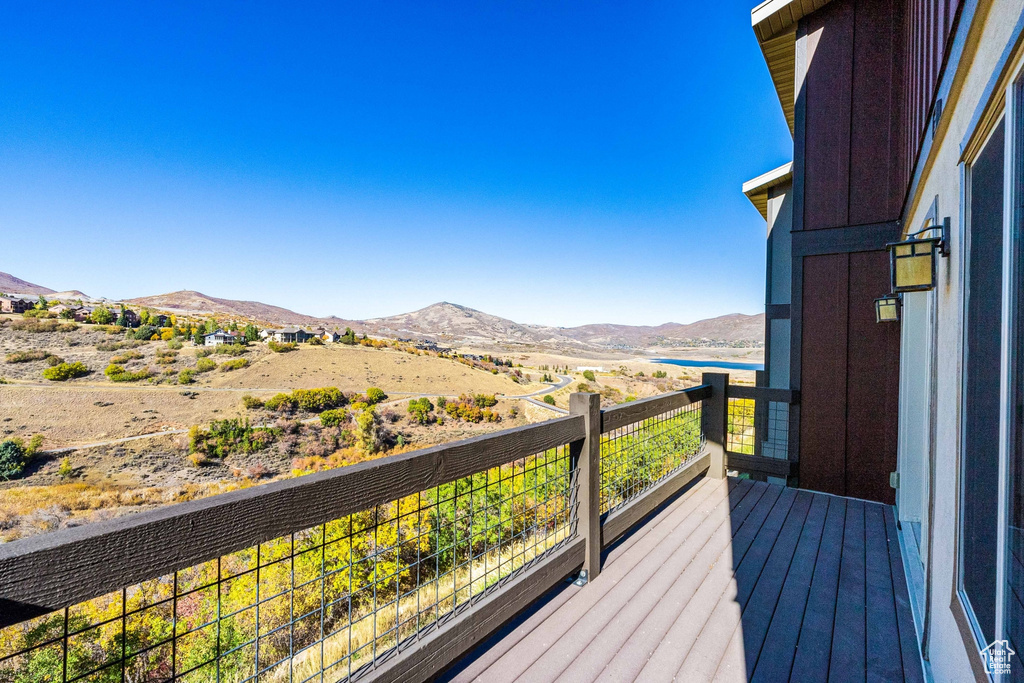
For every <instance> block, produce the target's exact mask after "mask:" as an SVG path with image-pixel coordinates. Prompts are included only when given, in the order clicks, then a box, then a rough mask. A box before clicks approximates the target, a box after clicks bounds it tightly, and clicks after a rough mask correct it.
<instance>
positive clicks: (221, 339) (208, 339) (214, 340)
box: [203, 330, 244, 346]
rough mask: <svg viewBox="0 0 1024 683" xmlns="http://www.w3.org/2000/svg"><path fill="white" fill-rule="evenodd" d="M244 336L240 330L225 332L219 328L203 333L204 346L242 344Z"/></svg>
mask: <svg viewBox="0 0 1024 683" xmlns="http://www.w3.org/2000/svg"><path fill="white" fill-rule="evenodd" d="M243 339H244V337H242V335H241V334H239V333H238V332H225V331H224V330H217V331H216V332H211V333H210V334H207V335H203V346H220V345H221V344H240V343H241V342H242V341H243Z"/></svg>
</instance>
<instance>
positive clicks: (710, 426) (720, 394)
mask: <svg viewBox="0 0 1024 683" xmlns="http://www.w3.org/2000/svg"><path fill="white" fill-rule="evenodd" d="M700 382H701V384H707V385H710V386H711V398H709V399H707V400H705V401H704V403H703V407H702V409H701V412H702V414H703V416H704V419H703V422H704V424H703V427H704V439H705V441H706V442H707V447H708V453H709V454H710V455H711V466H710V467H709V468H708V476H709V477H714V478H715V479H721V478H723V477H724V476H725V435H726V434H727V433H728V425H727V422H728V413H729V405H728V398H726V394H725V392H726V389H727V387H728V386H729V373H727V372H705V373H704V374H703V375H702V376H701V380H700Z"/></svg>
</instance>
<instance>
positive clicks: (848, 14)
mask: <svg viewBox="0 0 1024 683" xmlns="http://www.w3.org/2000/svg"><path fill="white" fill-rule="evenodd" d="M803 28H804V31H805V32H806V35H807V48H806V49H807V58H808V69H807V77H806V81H805V83H806V84H805V87H804V90H805V92H804V93H803V96H804V97H805V98H806V109H805V117H804V129H803V131H802V132H803V134H804V142H805V148H804V159H803V173H804V192H805V194H804V216H803V218H804V221H803V227H804V229H806V230H815V229H820V228H835V227H841V226H848V225H863V224H867V223H881V222H885V221H892V220H895V219H896V218H898V217H899V214H900V211H901V209H902V204H903V198H904V195H905V194H906V187H907V181H908V177H909V176H908V173H907V172H906V164H905V163H903V158H904V145H903V144H902V135H901V130H902V121H903V88H902V79H901V74H902V55H903V49H902V43H903V36H902V30H901V29H902V12H901V9H900V5H899V3H892V2H889V1H888V0H837V1H835V2H832V3H830V4H828V5H826V6H825V8H823V9H822V10H820V11H818V12H815V13H814V14H812V15H811V16H810V17H808V18H807V19H806V20H805V24H804V27H803Z"/></svg>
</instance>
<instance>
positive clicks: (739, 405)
mask: <svg viewBox="0 0 1024 683" xmlns="http://www.w3.org/2000/svg"><path fill="white" fill-rule="evenodd" d="M755 404H756V402H755V400H754V399H752V398H730V399H728V401H727V407H726V416H727V423H726V435H725V450H727V451H731V452H733V453H742V454H744V455H754V448H755V444H756V443H757V433H756V431H757V430H756V427H755V421H754V408H755Z"/></svg>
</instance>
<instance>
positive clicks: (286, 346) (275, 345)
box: [267, 340, 299, 353]
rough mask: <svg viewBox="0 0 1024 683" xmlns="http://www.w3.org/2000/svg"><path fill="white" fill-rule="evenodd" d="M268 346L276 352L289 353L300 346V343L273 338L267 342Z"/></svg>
mask: <svg viewBox="0 0 1024 683" xmlns="http://www.w3.org/2000/svg"><path fill="white" fill-rule="evenodd" d="M267 348H268V349H270V350H271V351H273V352H274V353H288V352H289V351H294V350H295V349H297V348H299V345H298V344H296V343H295V342H276V341H273V340H271V341H269V342H267Z"/></svg>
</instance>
